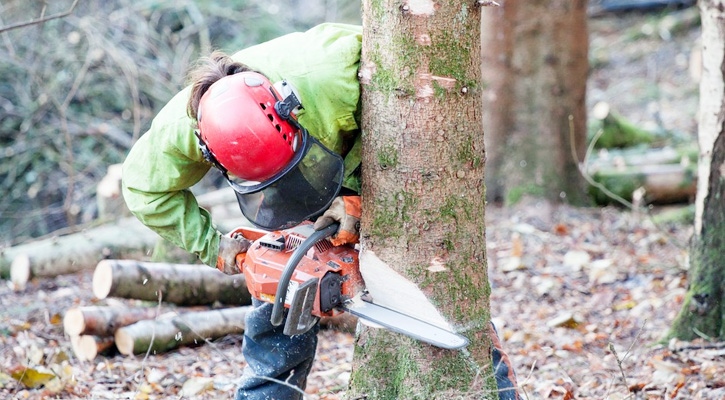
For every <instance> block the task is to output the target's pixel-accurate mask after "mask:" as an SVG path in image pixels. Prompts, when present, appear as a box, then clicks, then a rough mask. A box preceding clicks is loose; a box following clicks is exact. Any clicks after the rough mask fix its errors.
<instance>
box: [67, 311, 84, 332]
mask: <svg viewBox="0 0 725 400" xmlns="http://www.w3.org/2000/svg"><path fill="white" fill-rule="evenodd" d="M63 329H65V333H66V334H68V335H69V336H71V337H72V336H78V335H80V334H81V333H83V331H84V330H85V329H86V321H85V318H84V317H83V312H81V310H80V309H78V308H71V309H70V310H68V311H67V312H66V313H65V317H63Z"/></svg>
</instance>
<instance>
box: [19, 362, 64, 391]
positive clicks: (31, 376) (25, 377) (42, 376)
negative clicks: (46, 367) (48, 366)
mask: <svg viewBox="0 0 725 400" xmlns="http://www.w3.org/2000/svg"><path fill="white" fill-rule="evenodd" d="M12 377H13V378H15V380H16V381H18V382H20V383H22V384H23V385H25V387H27V388H30V389H35V388H38V387H41V386H43V385H45V384H46V383H48V382H49V381H50V380H51V379H53V378H55V374H52V373H50V372H41V371H38V370H37V369H33V368H25V367H20V368H18V369H16V370H15V371H13V372H12Z"/></svg>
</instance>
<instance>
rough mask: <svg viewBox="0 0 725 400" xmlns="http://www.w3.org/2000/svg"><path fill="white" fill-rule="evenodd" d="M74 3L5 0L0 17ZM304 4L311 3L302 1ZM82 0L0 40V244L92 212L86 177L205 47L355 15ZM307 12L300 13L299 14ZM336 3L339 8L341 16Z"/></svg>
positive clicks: (240, 43) (268, 6)
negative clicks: (70, 10)
mask: <svg viewBox="0 0 725 400" xmlns="http://www.w3.org/2000/svg"><path fill="white" fill-rule="evenodd" d="M71 3H72V1H70V0H68V1H62V2H51V3H45V2H42V3H41V2H39V1H24V0H9V1H4V2H3V5H2V6H1V7H2V20H1V21H0V26H9V25H13V24H16V23H19V22H25V21H29V20H32V19H34V18H37V16H38V15H39V14H40V10H41V8H43V6H44V5H47V9H46V10H45V13H46V15H50V14H55V13H61V12H64V11H66V10H68V8H69V7H70V4H71ZM310 4H312V6H313V7H309V5H310ZM305 6H308V7H307V8H305V9H304V10H302V6H301V5H296V6H291V5H290V4H288V3H287V2H282V1H261V0H231V1H227V2H219V1H213V0H200V1H194V2H169V1H162V0H144V1H132V0H109V1H95V2H81V3H80V5H79V6H78V7H76V9H75V10H74V11H73V13H72V14H71V15H69V16H67V17H65V18H60V19H55V20H51V21H47V22H45V23H43V24H38V25H31V26H28V27H25V28H19V29H14V30H10V31H7V32H6V33H4V34H3V36H2V39H3V40H2V41H1V42H0V156H2V160H3V161H2V163H0V192H1V193H2V194H3V195H2V196H0V244H2V243H16V242H20V241H22V240H24V239H27V238H30V237H37V236H40V235H44V234H47V233H49V232H51V231H55V230H57V229H59V228H63V227H66V226H71V225H74V224H76V223H82V222H88V221H90V220H92V219H93V218H94V217H95V215H96V205H95V204H96V203H95V198H94V197H95V186H96V184H97V183H98V181H99V180H100V179H101V177H102V176H103V175H105V173H106V168H107V166H108V165H110V164H114V163H120V162H122V161H123V160H124V158H125V155H126V153H127V152H128V150H129V149H130V147H131V145H132V144H133V143H134V142H135V141H136V140H137V139H138V138H139V137H140V135H142V134H143V133H144V132H145V130H146V129H147V128H148V126H149V125H150V123H151V120H152V118H153V116H154V115H155V114H156V113H157V112H158V111H159V110H160V108H161V107H163V105H164V104H165V103H166V102H167V101H168V100H169V99H170V98H171V97H172V96H173V95H174V94H175V93H176V92H177V91H178V90H180V89H181V88H182V87H183V86H184V84H185V80H186V73H187V72H188V70H189V69H190V67H191V65H192V63H193V61H194V60H195V59H196V58H197V57H198V56H199V55H200V54H206V53H208V52H209V51H210V50H211V49H212V48H218V49H222V50H224V51H227V52H230V53H231V52H234V51H236V50H239V49H241V48H244V47H246V46H250V45H253V44H256V43H259V42H261V41H264V40H268V39H271V38H274V37H277V36H279V35H281V34H284V33H288V32H292V31H295V30H304V29H307V28H308V27H310V26H312V25H315V24H317V23H319V22H322V21H323V20H325V19H328V20H330V19H333V20H334V19H338V20H342V21H345V22H353V23H354V22H358V23H359V15H358V13H359V3H357V2H343V1H342V0H339V1H332V2H330V1H327V2H315V1H313V2H307V3H305ZM301 11H304V12H301ZM343 13H344V14H345V15H344V16H343Z"/></svg>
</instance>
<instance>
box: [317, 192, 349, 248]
mask: <svg viewBox="0 0 725 400" xmlns="http://www.w3.org/2000/svg"><path fill="white" fill-rule="evenodd" d="M335 222H338V223H339V224H340V228H339V229H338V230H337V234H336V235H335V236H334V237H333V238H331V239H330V241H331V242H332V244H333V245H335V246H341V245H343V244H345V243H357V242H358V240H359V239H360V196H338V197H336V198H335V200H333V201H332V204H331V205H330V208H328V209H327V211H325V213H324V214H322V216H321V217H320V218H318V219H317V221H315V230H318V231H319V230H320V229H324V228H326V227H328V226H330V225H332V224H333V223H335Z"/></svg>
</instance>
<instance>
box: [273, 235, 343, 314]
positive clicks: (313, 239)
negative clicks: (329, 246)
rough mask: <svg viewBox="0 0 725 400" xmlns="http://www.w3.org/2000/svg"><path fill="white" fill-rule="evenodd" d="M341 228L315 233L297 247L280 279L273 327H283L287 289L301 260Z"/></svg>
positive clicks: (274, 306) (274, 307) (275, 299)
mask: <svg viewBox="0 0 725 400" xmlns="http://www.w3.org/2000/svg"><path fill="white" fill-rule="evenodd" d="M339 227H340V224H338V223H334V224H332V225H330V226H328V227H326V228H323V229H321V230H319V231H315V233H313V234H312V235H310V236H309V237H308V238H307V239H305V241H304V242H302V243H301V244H300V245H299V246H297V248H296V249H295V251H294V252H293V253H292V255H291V256H290V258H289V259H288V260H287V264H285V266H284V270H282V275H281V276H280V277H279V283H278V284H277V293H276V295H275V296H274V305H273V306H272V316H271V317H270V319H269V321H270V322H271V323H272V325H274V326H280V325H282V320H283V319H284V300H285V297H287V287H288V286H289V282H290V280H291V279H292V274H294V272H295V269H296V268H297V264H299V262H300V260H302V257H304V256H305V254H307V250H309V249H311V248H312V246H314V245H315V244H316V243H317V242H319V241H321V240H323V239H325V238H327V237H329V236H332V235H334V234H335V232H337V229H338V228H339Z"/></svg>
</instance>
